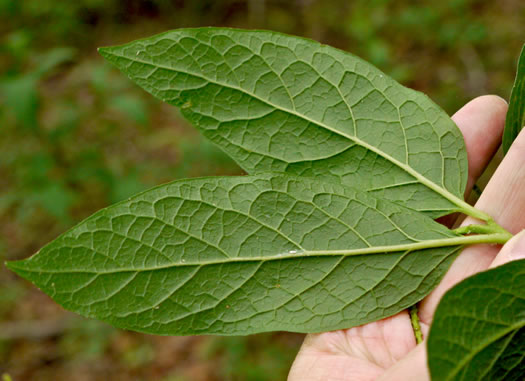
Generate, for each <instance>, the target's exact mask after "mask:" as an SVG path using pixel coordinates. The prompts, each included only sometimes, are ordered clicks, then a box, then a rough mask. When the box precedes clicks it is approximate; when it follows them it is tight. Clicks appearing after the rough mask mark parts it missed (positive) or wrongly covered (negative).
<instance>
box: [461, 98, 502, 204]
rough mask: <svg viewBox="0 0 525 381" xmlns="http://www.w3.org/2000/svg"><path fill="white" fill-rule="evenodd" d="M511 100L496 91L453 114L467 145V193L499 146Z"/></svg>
mask: <svg viewBox="0 0 525 381" xmlns="http://www.w3.org/2000/svg"><path fill="white" fill-rule="evenodd" d="M506 113H507V102H506V101H505V100H504V99H503V98H500V97H498V96H496V95H485V96H482V97H478V98H476V99H474V100H472V101H470V102H469V103H467V104H466V105H465V106H464V107H462V108H461V109H460V110H459V111H458V112H456V113H455V114H454V115H453V116H452V120H454V122H456V124H457V125H458V127H459V129H460V130H461V133H462V134H463V138H464V139H465V145H466V147H467V156H468V181H467V188H466V191H465V196H468V195H469V194H470V191H471V190H472V187H473V186H474V184H475V183H476V181H477V179H478V178H479V176H481V174H482V173H483V171H484V169H485V168H486V167H487V165H488V163H489V162H490V160H491V159H492V157H493V156H494V154H495V153H496V151H497V150H498V147H499V145H500V142H501V135H502V133H503V127H504V125H505V115H506Z"/></svg>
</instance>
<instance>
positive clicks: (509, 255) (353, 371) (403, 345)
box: [288, 95, 525, 381]
mask: <svg viewBox="0 0 525 381" xmlns="http://www.w3.org/2000/svg"><path fill="white" fill-rule="evenodd" d="M506 112H507V103H506V102H505V101H504V100H503V99H502V98H499V97H497V96H493V95H487V96H482V97H479V98H476V99H474V100H473V101H471V102H469V103H467V104H466V105H465V106H464V107H463V108H462V109H461V110H459V111H458V112H457V113H456V114H455V115H454V116H453V117H452V119H453V120H454V121H455V122H456V124H457V125H458V127H459V128H460V130H461V132H462V133H463V136H464V138H465V144H466V147H467V154H468V160H469V178H468V183H467V192H466V194H467V195H468V194H469V193H470V191H471V190H472V186H473V185H474V184H475V182H476V180H477V179H478V177H479V176H480V175H481V174H482V173H483V170H484V169H485V167H486V166H487V165H488V163H489V161H490V160H491V158H492V157H493V155H494V153H495V152H496V150H497V149H498V147H499V145H500V143H501V135H502V133H503V127H504V123H505V115H506ZM520 189H521V190H523V189H525V129H524V130H523V131H522V132H521V134H520V135H519V136H518V138H517V139H516V140H515V142H514V144H513V145H512V147H511V149H510V150H509V152H508V153H507V155H506V156H505V158H504V160H503V161H502V163H501V164H500V166H499V167H498V169H497V170H496V172H495V173H494V175H493V177H492V178H491V180H490V182H489V184H488V185H487V187H486V188H485V190H484V191H483V194H482V195H481V197H480V199H479V200H478V202H477V203H476V205H475V206H476V208H478V209H480V210H482V211H484V212H486V213H488V214H489V215H491V216H492V217H493V218H494V220H495V221H496V222H497V223H498V224H500V225H501V226H503V227H504V228H505V229H507V230H508V231H509V232H511V233H513V234H516V233H518V232H520V231H521V230H523V229H524V228H525V217H524V215H523V210H525V192H523V191H520ZM453 222H454V221H453V219H452V218H450V217H449V218H447V219H446V220H445V221H444V223H445V224H447V225H451V224H452V223H453ZM472 223H479V222H478V221H476V220H473V219H471V218H467V219H466V220H465V221H464V222H463V223H462V224H461V225H468V224H472ZM518 241H520V242H521V247H524V246H525V242H524V241H525V233H524V234H520V235H519V236H517V237H514V238H513V239H511V240H510V241H509V242H508V243H507V244H505V246H503V248H502V247H501V246H499V245H475V246H470V247H467V248H466V249H465V250H463V252H462V253H461V254H460V255H459V256H458V258H457V259H456V260H455V261H454V263H453V264H452V266H451V268H450V269H449V271H448V272H447V274H446V275H445V277H444V278H443V280H442V281H441V283H440V284H439V285H438V286H437V288H436V289H435V290H434V291H433V292H432V293H430V294H429V295H428V296H427V297H426V298H425V299H424V300H423V301H422V302H421V303H420V304H419V318H420V321H421V328H422V331H423V336H424V337H426V335H427V334H428V331H429V328H430V324H431V322H432V317H433V315H434V312H435V310H436V307H437V305H438V303H439V300H440V299H441V297H442V296H443V295H444V293H445V292H446V291H447V290H448V289H450V288H451V287H452V286H454V285H455V284H456V283H458V282H459V281H461V280H463V279H465V278H466V277H469V276H471V275H473V274H475V273H477V272H480V271H483V270H487V269H488V268H490V267H494V266H498V265H501V264H504V263H506V262H508V261H510V260H513V259H520V258H519V256H516V254H515V253H516V250H513V248H516V247H517V246H518V245H517V242H518ZM520 254H522V258H525V252H523V253H520ZM321 380H323V381H342V380H352V381H371V380H389V381H397V380H403V381H408V380H418V381H424V380H430V376H429V372H428V368H427V365H426V342H425V341H424V342H423V343H422V344H419V345H416V342H415V338H414V333H413V331H412V326H411V323H410V317H409V314H408V312H407V311H403V312H400V313H398V314H397V315H394V316H392V317H389V318H387V319H383V320H380V321H377V322H374V323H370V324H366V325H362V326H359V327H354V328H351V329H346V330H339V331H332V332H325V333H320V334H310V335H307V336H306V338H305V340H304V343H303V345H302V347H301V350H300V351H299V353H298V355H297V357H296V359H295V362H294V363H293V366H292V369H291V371H290V374H289V376H288V381H321Z"/></svg>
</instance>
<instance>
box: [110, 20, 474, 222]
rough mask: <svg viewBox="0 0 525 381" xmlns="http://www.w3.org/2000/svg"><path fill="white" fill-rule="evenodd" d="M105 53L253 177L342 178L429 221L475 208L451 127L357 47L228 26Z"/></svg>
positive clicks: (457, 136) (457, 139)
mask: <svg viewBox="0 0 525 381" xmlns="http://www.w3.org/2000/svg"><path fill="white" fill-rule="evenodd" d="M100 53H101V54H102V55H103V56H104V57H105V58H106V59H107V60H108V61H110V62H112V63H113V64H115V65H116V66H117V67H118V68H119V69H120V70H122V71H123V72H124V73H126V74H127V75H128V76H129V77H130V78H131V79H132V80H133V81H135V82H136V83H137V84H138V85H140V86H141V87H143V88H144V89H145V90H146V91H148V92H150V93H152V94H153V95H155V96H156V97H158V98H160V99H161V100H163V101H165V102H168V103H170V104H172V105H175V106H177V107H180V108H181V110H182V113H183V115H184V116H185V117H186V118H187V119H188V120H189V121H191V122H192V123H193V124H194V125H196V126H197V127H198V128H199V130H200V131H201V132H202V133H203V134H204V135H205V136H206V137H208V138H209V139H211V140H212V141H213V142H215V143H216V144H218V145H219V146H220V147H221V148H222V149H223V150H224V151H226V152H227V153H228V154H229V155H230V156H231V157H232V158H234V159H235V160H236V161H237V162H238V163H239V164H240V165H241V166H242V167H243V168H244V169H245V170H246V171H247V172H248V173H251V174H256V173H260V172H264V171H277V172H289V173H292V174H296V175H301V176H312V177H315V178H317V179H318V180H331V179H336V180H340V181H342V182H343V183H344V184H348V185H351V186H357V187H359V188H360V189H363V190H367V191H372V192H374V193H376V194H377V195H378V196H380V197H382V198H387V199H390V200H393V201H397V202H400V203H402V204H405V205H406V206H408V207H410V208H413V209H415V210H418V211H423V212H426V213H427V214H428V215H430V216H432V217H437V216H441V215H445V214H448V213H451V212H452V211H457V210H460V209H465V208H467V209H469V208H470V207H469V206H468V204H465V203H464V202H463V192H464V190H465V184H466V180H467V157H466V151H465V146H464V142H463V138H462V135H461V133H460V131H459V130H458V128H457V127H456V126H455V124H454V122H453V121H452V120H451V119H450V118H449V117H448V116H447V115H446V113H445V112H443V110H441V109H440V108H439V107H438V106H437V105H435V104H434V103H433V102H432V101H431V100H430V99H429V98H428V97H427V96H425V95H424V94H422V93H419V92H416V91H414V90H411V89H408V88H405V87H403V86H401V85H400V84H399V83H397V82H396V81H394V80H393V79H391V78H389V77H388V76H386V75H385V74H383V73H382V72H381V71H379V70H378V69H376V68H375V67H373V66H371V65H370V64H368V63H366V62H365V61H363V60H361V59H359V58H357V57H355V56H353V55H351V54H348V53H345V52H343V51H340V50H338V49H334V48H332V47H329V46H325V45H321V44H319V43H317V42H314V41H311V40H307V39H303V38H298V37H292V36H287V35H283V34H279V33H274V32H266V31H243V30H235V29H223V28H200V29H181V30H175V31H171V32H167V33H163V34H160V35H157V36H153V37H150V38H147V39H143V40H139V41H135V42H131V43H129V44H126V45H123V46H117V47H110V48H102V49H100ZM470 209H472V208H470Z"/></svg>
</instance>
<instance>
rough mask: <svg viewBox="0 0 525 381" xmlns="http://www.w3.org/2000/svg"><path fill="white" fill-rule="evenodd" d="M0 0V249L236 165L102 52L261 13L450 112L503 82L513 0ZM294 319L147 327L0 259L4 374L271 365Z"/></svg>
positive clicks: (246, 371) (510, 75)
mask: <svg viewBox="0 0 525 381" xmlns="http://www.w3.org/2000/svg"><path fill="white" fill-rule="evenodd" d="M417 3H418V4H419V5H415V4H416V2H412V1H409V0H398V1H395V2H394V1H388V0H286V1H285V0H267V1H264V0H247V1H241V0H174V1H168V0H149V1H146V0H128V1H124V0H76V1H56V0H24V1H17V0H0V133H1V139H0V260H1V261H3V260H6V259H19V258H23V257H27V256H29V255H30V254H32V253H33V252H35V251H36V250H38V248H40V247H41V246H42V245H43V244H45V243H47V242H48V241H50V240H51V239H53V238H55V237H56V236H57V235H58V234H60V233H61V232H63V231H65V230H66V229H67V228H69V227H71V226H72V225H73V224H74V223H75V222H77V221H79V220H80V219H82V218H84V217H87V216H88V215H90V214H91V213H93V212H94V211H96V210H98V209H99V208H101V207H104V206H106V205H109V204H111V203H114V202H116V201H119V200H122V199H124V198H126V197H128V196H130V195H131V194H133V193H136V192H138V191H140V190H143V189H146V188H148V187H150V186H153V185H155V184H159V183H162V182H166V181H169V180H173V179H177V178H182V177H193V176H203V175H218V174H228V175H232V174H240V173H241V171H240V170H239V168H238V167H237V166H236V165H235V164H234V163H233V162H232V161H231V160H230V159H228V158H227V157H226V156H225V155H224V154H223V153H221V152H220V151H219V150H218V149H216V148H215V147H214V146H212V145H211V144H210V143H208V142H206V141H205V140H203V139H201V138H200V136H199V135H198V134H197V133H196V131H195V130H193V129H192V128H191V127H190V126H188V124H187V123H185V122H184V121H183V120H181V119H180V117H179V115H178V113H177V110H176V109H174V108H171V107H169V106H166V105H163V104H161V103H160V102H158V101H156V100H155V99H152V98H151V97H150V96H148V95H147V94H146V93H144V92H143V91H141V90H140V89H139V88H138V87H136V86H134V85H133V84H131V82H130V81H128V80H127V79H126V78H125V77H124V76H123V75H121V74H120V73H118V72H116V71H115V70H114V69H113V68H111V67H110V66H109V65H108V64H106V63H104V61H103V60H102V58H101V57H100V56H98V54H97V52H96V47H98V46H104V45H113V44H118V43H123V42H127V41H130V40H132V39H135V38H139V37H145V36H149V35H151V34H154V33H157V32H161V31H164V30H167V29H174V28H180V27H188V26H206V25H219V26H235V27H242V28H264V29H272V30H277V31H282V32H286V33H291V34H297V35H302V36H307V37H311V38H314V39H316V40H319V41H322V42H325V43H328V44H331V45H334V46H336V47H339V48H342V49H345V50H347V51H350V52H352V53H354V54H357V55H359V56H361V57H362V58H364V59H366V60H368V61H370V62H372V63H374V64H375V65H377V66H378V67H379V68H380V69H382V70H383V71H384V72H386V73H387V74H389V75H391V76H393V77H394V78H396V79H397V80H398V81H400V82H401V83H403V84H405V85H407V86H409V87H412V88H415V89H418V90H421V91H423V92H425V93H427V94H429V95H430V97H431V98H433V99H434V100H435V101H436V102H437V103H438V104H440V105H441V106H442V107H443V108H444V109H445V110H446V111H448V112H449V113H453V112H454V111H455V110H457V109H458V108H459V107H460V106H461V105H462V104H464V103H465V102H467V101H468V100H469V99H471V98H473V97H475V96H478V95H482V94H486V93H494V94H498V95H500V96H502V97H504V98H508V95H509V93H510V88H511V84H512V81H513V79H514V72H515V65H516V58H517V56H518V53H519V50H520V48H521V44H522V43H523V42H524V40H525V38H524V34H523V25H525V3H524V2H523V1H520V0H499V1H481V0H480V1H477V0H446V1H445V0H444V1H441V2H431V3H428V4H432V5H428V6H427V5H423V3H424V2H417ZM301 340H302V336H301V335H293V334H286V333H276V334H264V335H257V336H252V337H247V338H221V337H153V336H147V335H141V334H135V333H131V332H124V331H120V330H116V329H114V328H111V327H109V326H107V325H105V324H103V323H99V322H96V321H90V320H87V319H82V318H80V317H77V316H74V315H72V314H69V313H66V312H64V311H63V310H62V309H61V308H60V307H58V306H56V305H55V304H54V303H53V302H51V301H50V300H49V299H48V298H47V297H46V296H45V295H44V294H42V293H41V292H39V291H38V290H37V289H35V288H33V287H31V286H30V285H29V284H28V283H26V282H24V281H22V280H21V279H19V278H17V277H16V276H14V275H13V274H11V273H9V272H7V270H6V269H5V268H4V267H3V266H0V375H1V374H2V373H4V372H5V373H8V374H9V375H10V376H11V377H12V378H13V380H15V381H21V380H39V381H45V380H56V381H60V380H68V381H77V380H82V381H84V380H86V381H87V380H102V379H104V380H123V381H127V380H162V381H184V380H195V381H200V380H209V381H214V380H253V381H255V380H257V381H259V380H260V381H262V380H279V379H285V377H286V373H287V370H288V368H289V366H290V364H291V361H292V360H293V357H294V356H295V353H296V351H297V349H298V347H299V345H300V342H301Z"/></svg>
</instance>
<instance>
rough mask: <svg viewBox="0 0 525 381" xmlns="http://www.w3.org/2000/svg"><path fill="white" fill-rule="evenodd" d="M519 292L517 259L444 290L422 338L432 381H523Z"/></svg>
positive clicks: (524, 276)
mask: <svg viewBox="0 0 525 381" xmlns="http://www.w3.org/2000/svg"><path fill="white" fill-rule="evenodd" d="M524 290H525V260H521V261H514V262H510V263H508V264H506V265H504V266H501V267H498V268H495V269H493V270H489V271H486V272H483V273H480V274H477V275H475V276H473V277H470V278H468V279H466V280H465V281H463V282H461V283H460V284H458V285H457V286H456V287H454V288H453V289H451V290H450V291H448V292H447V293H446V294H445V296H444V297H443V299H442V300H441V302H440V304H439V306H438V308H437V310H436V313H435V316H434V320H433V323H432V328H431V330H430V335H429V339H428V352H429V360H428V361H429V367H430V373H431V375H432V379H433V380H440V381H447V380H468V381H477V380H487V381H497V380H505V381H512V380H523V375H524V374H525V293H524ZM465 301H468V303H465Z"/></svg>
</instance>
